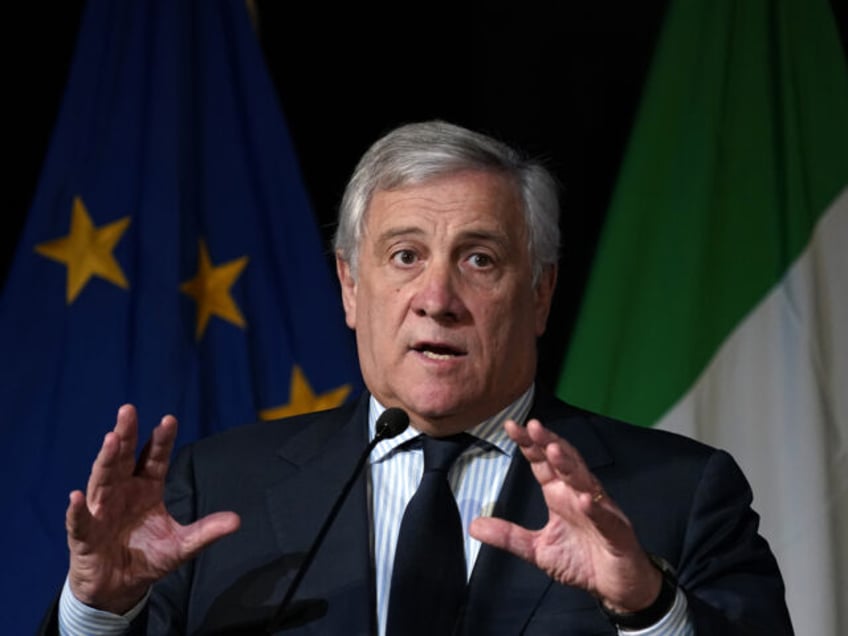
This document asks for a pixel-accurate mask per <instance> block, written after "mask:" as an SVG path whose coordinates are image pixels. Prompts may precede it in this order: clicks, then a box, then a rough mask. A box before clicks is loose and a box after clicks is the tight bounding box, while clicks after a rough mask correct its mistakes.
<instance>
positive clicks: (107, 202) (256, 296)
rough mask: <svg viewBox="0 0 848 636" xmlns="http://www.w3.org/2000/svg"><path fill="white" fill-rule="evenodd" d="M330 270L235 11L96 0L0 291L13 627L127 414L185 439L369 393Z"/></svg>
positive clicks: (40, 604) (57, 561)
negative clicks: (172, 424) (74, 502)
mask: <svg viewBox="0 0 848 636" xmlns="http://www.w3.org/2000/svg"><path fill="white" fill-rule="evenodd" d="M329 265H330V263H329V259H328V253H327V251H326V250H325V249H323V246H322V241H321V236H320V234H319V232H318V229H317V227H316V224H315V218H314V216H313V213H312V211H311V209H310V205H309V201H308V198H307V195H306V193H305V191H304V188H303V185H302V183H301V178H300V174H299V169H298V165H297V161H296V159H295V154H294V150H293V147H292V143H291V141H290V138H289V135H288V132H287V130H286V127H285V123H284V121H283V118H282V115H281V113H280V110H279V106H278V104H277V101H276V95H275V93H274V89H273V86H272V84H271V82H270V79H269V77H268V75H267V71H266V68H265V65H264V60H263V58H262V54H261V50H260V48H259V45H258V42H257V39H256V36H255V33H254V32H253V30H252V28H251V24H250V20H249V16H248V15H247V12H246V9H245V3H243V2H232V1H231V0H220V1H210V0H179V1H175V0H155V1H154V0H138V1H127V0H92V1H91V2H89V4H88V6H87V7H86V10H85V13H84V15H83V20H82V26H81V31H80V34H79V40H78V43H77V49H76V52H75V57H74V60H73V64H72V67H71V72H70V76H69V80H68V85H67V88H66V93H65V96H64V101H63V104H62V109H61V111H60V114H59V118H58V121H57V124H56V129H55V131H54V134H53V138H52V140H51V145H50V149H49V152H48V155H47V159H46V161H45V165H44V167H43V171H42V175H41V179H40V182H39V186H38V190H37V193H36V195H35V198H34V200H33V204H32V207H31V209H30V213H29V217H28V220H27V224H26V227H25V229H24V232H23V235H22V238H21V240H20V243H19V246H18V250H17V253H16V255H15V259H14V262H13V265H12V268H11V270H10V273H9V276H8V279H7V281H6V284H5V288H4V289H3V293H2V296H0V354H2V357H0V374H2V381H0V413H2V415H1V416H0V426H2V429H0V435H2V440H3V442H4V449H5V453H4V454H5V458H4V461H3V463H2V465H3V486H4V489H5V490H6V493H7V495H6V496H5V497H4V498H5V499H6V500H7V501H8V500H9V499H11V504H12V505H11V511H9V510H8V508H7V514H6V515H5V520H4V522H3V524H0V525H1V526H2V528H3V530H2V545H3V549H4V553H5V561H4V564H3V568H2V574H0V577H2V589H0V598H2V599H3V604H4V606H5V607H6V608H7V609H6V610H5V611H4V616H3V619H4V628H3V631H4V632H5V633H11V634H24V633H32V631H33V630H34V629H35V627H36V625H37V624H38V622H39V621H40V619H41V616H42V615H43V614H44V611H45V609H46V608H47V606H48V604H49V602H50V600H51V598H52V597H53V596H54V595H55V594H56V592H57V591H58V589H59V588H60V587H61V584H62V581H63V580H64V575H65V572H66V569H67V562H68V559H67V547H66V540H65V532H64V514H65V508H66V507H67V501H68V500H67V495H68V493H69V492H70V490H72V489H75V488H81V489H83V490H84V489H85V485H86V479H87V476H88V471H89V469H90V466H91V462H92V461H93V459H94V456H95V455H96V453H97V451H98V449H99V447H100V444H101V442H102V437H103V435H104V434H105V433H106V432H107V431H108V430H110V429H111V427H112V426H114V419H115V413H116V410H117V408H118V406H119V405H121V404H123V403H125V402H132V403H134V404H136V405H137V406H138V410H139V415H140V424H141V434H142V436H143V437H145V438H146V436H147V435H148V434H149V432H150V430H151V429H152V427H153V426H154V425H155V423H156V422H157V421H158V420H159V418H160V417H161V416H162V415H163V414H165V413H173V414H174V415H176V416H177V418H178V419H179V421H180V433H179V438H178V444H181V443H185V442H187V441H190V440H193V439H196V438H198V437H200V436H204V435H207V434H210V433H213V432H215V431H219V430H222V429H224V428H227V427H232V426H236V425H239V424H244V423H247V422H252V421H255V420H257V419H273V418H275V417H280V416H284V415H288V414H293V413H296V412H302V411H305V410H315V409H320V408H327V407H331V406H335V405H338V404H340V403H341V402H343V401H345V400H346V399H350V398H351V397H352V396H353V395H354V394H355V393H357V392H358V391H359V389H360V388H361V379H360V376H359V369H358V365H357V361H356V356H355V347H354V342H353V337H352V333H351V332H350V330H348V329H347V328H346V326H345V324H344V318H343V314H342V310H341V302H340V299H339V294H338V289H337V285H336V283H335V280H334V278H333V276H332V274H331V268H330V266H329ZM268 425H269V426H275V425H282V424H270V423H269V424H268Z"/></svg>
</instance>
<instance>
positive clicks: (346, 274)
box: [336, 252, 356, 329]
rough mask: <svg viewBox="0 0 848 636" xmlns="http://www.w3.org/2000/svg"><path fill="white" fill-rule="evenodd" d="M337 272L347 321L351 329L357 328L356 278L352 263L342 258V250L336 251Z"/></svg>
mask: <svg viewBox="0 0 848 636" xmlns="http://www.w3.org/2000/svg"><path fill="white" fill-rule="evenodd" d="M336 274H337V275H338V277H339V283H340V284H341V288H342V304H343V305H344V311H345V322H346V323H347V326H348V327H350V328H351V329H356V278H354V276H353V271H352V270H351V267H350V263H348V262H347V261H346V260H345V259H344V258H342V255H341V253H340V252H336Z"/></svg>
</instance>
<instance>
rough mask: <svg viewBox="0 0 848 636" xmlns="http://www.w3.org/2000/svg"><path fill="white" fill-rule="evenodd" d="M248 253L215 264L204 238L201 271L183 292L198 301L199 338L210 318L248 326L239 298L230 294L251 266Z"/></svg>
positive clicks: (199, 269)
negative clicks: (235, 298)
mask: <svg viewBox="0 0 848 636" xmlns="http://www.w3.org/2000/svg"><path fill="white" fill-rule="evenodd" d="M247 260H248V259H247V256H242V257H240V258H236V259H234V260H231V261H228V262H226V263H223V264H221V265H217V266H215V265H212V259H211V258H210V256H209V250H208V249H207V247H206V243H205V242H204V241H203V239H201V240H200V250H199V253H198V256H197V274H196V275H195V277H194V278H192V279H191V280H189V281H186V282H185V283H183V284H182V285H180V291H181V292H183V293H184V294H186V295H188V296H191V297H192V298H193V299H194V300H195V301H196V302H197V329H196V330H195V336H196V338H197V339H198V340H200V339H201V338H202V337H203V332H204V331H205V330H206V325H207V324H209V318H211V317H212V316H218V317H219V318H223V319H224V320H226V321H227V322H230V323H232V324H234V325H236V326H238V327H242V328H244V326H245V324H246V323H245V320H244V316H242V315H241V312H240V311H239V308H238V305H236V301H234V300H233V297H232V296H231V295H230V288H231V287H232V286H233V284H235V282H236V279H237V278H238V277H239V275H240V274H241V273H242V270H244V268H245V266H246V265H247Z"/></svg>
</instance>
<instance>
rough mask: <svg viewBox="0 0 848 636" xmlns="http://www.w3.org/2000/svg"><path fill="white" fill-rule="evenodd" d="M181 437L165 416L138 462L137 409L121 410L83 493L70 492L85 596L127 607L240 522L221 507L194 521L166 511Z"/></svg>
mask: <svg viewBox="0 0 848 636" xmlns="http://www.w3.org/2000/svg"><path fill="white" fill-rule="evenodd" d="M176 436H177V420H176V419H175V418H174V417H173V416H171V415H166V416H165V417H163V418H162V421H161V422H160V423H159V425H158V426H157V427H156V428H155V429H154V430H153V433H152V435H151V438H150V440H149V441H148V443H147V445H146V446H145V448H144V449H143V451H142V452H141V455H140V457H139V459H138V461H136V458H135V452H136V445H137V440H138V420H137V416H136V411H135V408H134V407H133V406H131V405H124V406H122V407H121V408H120V409H119V410H118V418H117V423H116V424H115V428H114V430H112V431H111V432H109V433H107V434H106V436H105V437H104V439H103V445H102V446H101V448H100V452H99V453H98V455H97V458H96V459H95V460H94V465H93V466H92V469H91V476H90V477H89V480H88V486H87V488H86V492H85V494H83V493H82V492H81V491H79V490H75V491H74V492H72V493H71V494H70V504H69V505H68V509H67V512H66V516H65V525H66V528H67V532H68V547H69V549H70V571H69V583H70V588H71V591H72V592H73V594H74V596H76V597H77V598H78V599H79V600H80V601H82V602H84V603H86V604H88V605H90V606H92V607H95V608H97V609H102V610H105V611H109V612H113V613H116V614H122V613H124V612H126V611H127V610H129V609H131V608H132V607H133V606H134V605H136V604H137V603H138V601H139V600H141V598H142V597H143V596H144V594H145V593H146V591H147V589H148V588H149V587H150V585H151V584H152V583H153V582H155V581H157V580H158V579H160V578H162V577H163V576H165V575H166V574H167V573H169V572H171V571H172V570H175V569H176V568H177V567H179V566H180V565H181V564H182V563H184V562H185V561H187V560H188V559H191V558H192V557H193V556H195V555H196V554H197V553H198V552H199V551H200V550H202V549H203V548H204V547H206V546H207V545H209V544H210V543H212V542H213V541H215V540H217V539H219V538H221V537H223V536H225V535H227V534H230V533H232V532H234V531H235V530H237V529H238V527H239V524H240V520H239V517H238V515H236V514H235V513H233V512H219V513H215V514H212V515H209V516H207V517H204V518H202V519H199V520H198V521H196V522H194V523H192V524H190V525H188V526H182V525H180V524H179V523H177V522H176V521H175V520H174V518H173V517H172V516H171V515H170V514H169V513H168V511H167V510H166V508H165V504H164V501H163V493H164V488H165V475H166V473H167V471H168V463H169V460H170V456H171V451H172V450H173V447H174V440H175V439H176Z"/></svg>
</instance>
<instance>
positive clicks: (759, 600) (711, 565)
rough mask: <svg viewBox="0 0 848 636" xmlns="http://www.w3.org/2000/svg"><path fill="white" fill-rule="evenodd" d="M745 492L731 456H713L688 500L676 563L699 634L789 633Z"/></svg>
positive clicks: (779, 583)
mask: <svg viewBox="0 0 848 636" xmlns="http://www.w3.org/2000/svg"><path fill="white" fill-rule="evenodd" d="M752 499H753V496H752V493H751V488H750V486H749V484H748V482H747V480H746V479H745V476H744V475H743V474H742V471H741V470H740V468H739V466H738V465H737V464H736V462H735V461H734V459H733V458H732V457H731V456H730V455H729V454H727V453H726V452H724V451H720V450H717V451H715V452H714V453H713V454H712V455H711V457H710V458H709V460H708V461H707V463H706V465H705V467H704V471H703V474H702V477H701V480H700V483H699V485H698V488H697V489H696V491H695V493H694V497H693V501H692V506H691V513H690V518H689V522H688V524H687V530H686V535H685V538H684V544H683V551H682V553H681V558H680V563H679V566H678V572H677V576H678V583H679V585H680V586H681V587H682V588H683V590H684V591H685V593H686V596H687V601H688V603H689V612H690V616H691V618H692V620H693V622H694V624H695V629H696V633H697V634H721V635H722V636H735V635H737V634H738V635H739V636H743V635H744V636H755V635H757V634H764V635H765V634H769V635H770V636H780V635H785V634H792V633H793V630H792V624H791V621H790V618H789V612H788V610H787V607H786V601H785V589H784V585H783V579H782V577H781V575H780V570H779V569H778V566H777V562H776V560H775V558H774V555H773V554H772V552H771V550H770V548H769V545H768V543H767V542H766V540H765V539H764V538H763V537H762V536H760V534H759V533H758V526H759V515H757V513H756V512H754V510H753V509H752V508H751V503H752Z"/></svg>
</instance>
